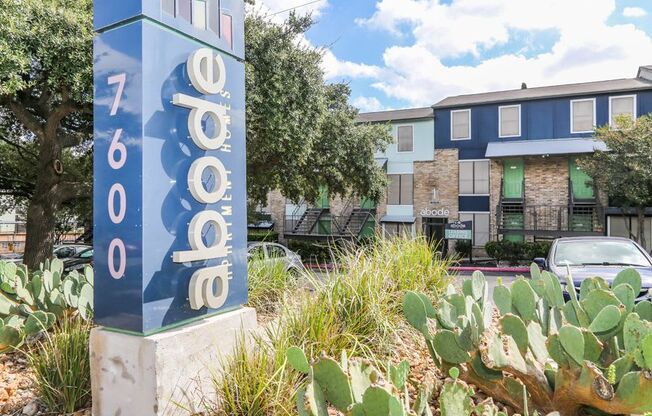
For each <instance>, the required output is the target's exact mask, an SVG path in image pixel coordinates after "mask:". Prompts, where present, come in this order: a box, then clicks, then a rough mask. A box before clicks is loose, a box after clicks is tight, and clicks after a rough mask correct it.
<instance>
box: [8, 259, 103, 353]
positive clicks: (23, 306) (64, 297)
mask: <svg viewBox="0 0 652 416" xmlns="http://www.w3.org/2000/svg"><path fill="white" fill-rule="evenodd" d="M75 311H76V312H78V314H79V315H80V316H81V317H82V318H83V319H85V320H88V319H90V317H91V316H92V313H93V269H91V268H90V267H87V268H86V269H85V270H84V273H83V274H80V273H78V272H77V271H73V272H71V273H69V274H68V275H67V276H63V263H62V262H61V260H59V259H54V260H52V263H50V262H49V261H46V263H45V264H44V265H41V269H40V270H37V271H35V272H33V273H32V274H31V276H30V274H29V272H28V270H27V267H26V266H24V265H19V266H17V265H16V264H14V263H7V262H2V261H0V353H2V352H5V351H10V350H13V349H15V348H18V347H20V346H21V345H22V344H23V342H24V341H25V338H26V337H27V336H30V335H35V334H37V333H39V332H41V331H44V330H47V329H49V328H51V327H52V326H53V325H54V324H55V322H56V321H57V319H58V318H61V317H62V316H64V315H69V314H70V313H72V312H75Z"/></svg>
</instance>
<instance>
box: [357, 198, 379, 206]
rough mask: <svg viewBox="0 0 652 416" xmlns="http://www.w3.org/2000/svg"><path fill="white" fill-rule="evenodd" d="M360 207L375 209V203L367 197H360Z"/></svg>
mask: <svg viewBox="0 0 652 416" xmlns="http://www.w3.org/2000/svg"><path fill="white" fill-rule="evenodd" d="M360 208H362V209H376V203H375V202H374V201H372V200H371V199H369V198H362V201H360Z"/></svg>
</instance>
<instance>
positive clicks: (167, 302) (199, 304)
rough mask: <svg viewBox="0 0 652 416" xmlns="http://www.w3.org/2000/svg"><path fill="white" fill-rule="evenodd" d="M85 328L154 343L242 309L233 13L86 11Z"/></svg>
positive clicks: (98, 2) (225, 6) (238, 73)
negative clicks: (89, 143)
mask: <svg viewBox="0 0 652 416" xmlns="http://www.w3.org/2000/svg"><path fill="white" fill-rule="evenodd" d="M95 24H96V30H97V32H98V36H97V37H96V39H95V57H94V71H95V111H94V112H95V116H94V117H95V147H94V157H95V161H94V163H95V165H94V186H95V189H94V192H95V194H94V246H95V255H94V258H95V260H94V266H95V276H96V282H95V318H96V321H97V323H98V324H100V325H103V326H105V327H107V328H113V329H117V330H124V331H131V332H136V333H141V334H151V333H154V332H157V331H160V330H163V329H165V328H167V327H171V326H176V325H180V324H183V323H185V322H189V321H192V320H195V319H199V318H202V317H205V316H207V315H210V314H215V313H219V312H223V311H226V310H231V309H234V308H237V307H240V306H241V305H242V304H244V303H245V302H246V300H247V255H246V254H247V253H246V244H247V243H246V183H245V180H246V179H245V169H246V163H245V95H244V82H245V81H244V62H243V58H244V56H243V54H244V4H243V1H242V0H220V1H217V0H118V1H116V0H95Z"/></svg>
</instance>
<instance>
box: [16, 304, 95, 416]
mask: <svg viewBox="0 0 652 416" xmlns="http://www.w3.org/2000/svg"><path fill="white" fill-rule="evenodd" d="M91 327H92V323H91V322H89V321H84V320H83V319H80V318H79V317H77V318H71V319H63V320H62V321H61V324H60V325H58V326H56V327H55V329H54V331H53V333H51V334H50V333H46V334H45V340H44V341H42V342H40V343H39V346H38V348H35V349H32V350H31V351H30V352H29V353H28V354H29V357H28V358H29V362H30V365H31V368H32V370H33V371H34V375H35V381H36V389H37V391H38V393H39V397H40V399H41V400H43V402H44V403H45V404H46V405H47V407H48V410H49V411H50V412H56V413H58V414H70V413H73V412H75V411H77V410H79V409H83V408H85V407H87V406H88V405H89V404H90V400H91V370H90V360H89V359H90V356H89V334H90V330H91Z"/></svg>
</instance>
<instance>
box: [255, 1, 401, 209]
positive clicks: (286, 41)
mask: <svg viewBox="0 0 652 416" xmlns="http://www.w3.org/2000/svg"><path fill="white" fill-rule="evenodd" d="M311 24H312V19H311V18H310V17H309V16H302V17H298V16H297V15H295V14H291V15H290V17H289V19H288V20H287V21H286V22H285V23H284V24H277V23H274V22H272V21H270V20H269V19H267V18H266V17H265V16H262V15H260V14H257V13H250V14H248V16H247V19H246V24H245V29H246V34H245V39H246V56H247V63H246V84H247V149H248V153H247V182H248V196H249V198H250V199H251V200H253V201H254V202H263V201H265V200H266V198H267V194H268V193H269V192H270V191H272V190H276V189H278V190H280V191H281V193H282V194H283V195H284V196H285V197H288V198H290V199H292V200H295V201H298V200H299V199H301V198H305V199H306V200H308V201H314V200H315V199H316V198H317V195H318V194H319V189H320V187H322V186H326V187H327V188H328V189H329V192H330V193H331V194H332V195H341V196H349V195H354V194H355V195H364V196H365V197H368V198H370V199H373V200H376V201H377V200H379V199H380V198H381V197H382V195H383V192H384V188H385V185H386V179H385V175H384V172H383V171H382V170H381V169H380V168H379V167H378V166H377V164H376V163H375V161H374V153H375V152H376V151H377V150H379V149H384V148H385V147H386V146H387V144H389V143H390V142H391V141H392V138H391V136H390V134H389V129H388V127H387V126H384V125H358V124H356V123H355V119H356V117H357V114H358V113H357V110H356V109H355V108H353V107H352V106H350V105H349V104H348V100H349V95H350V89H349V87H348V86H346V85H343V84H325V82H324V72H323V70H322V69H321V66H320V65H321V60H322V56H323V53H322V51H320V50H317V49H315V48H313V47H311V46H309V45H307V43H306V42H305V41H304V40H302V39H303V38H302V35H303V34H304V33H305V32H306V30H307V29H308V28H309V27H310V25H311Z"/></svg>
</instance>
